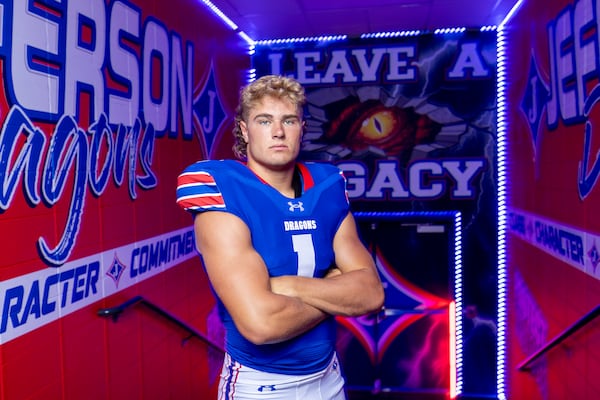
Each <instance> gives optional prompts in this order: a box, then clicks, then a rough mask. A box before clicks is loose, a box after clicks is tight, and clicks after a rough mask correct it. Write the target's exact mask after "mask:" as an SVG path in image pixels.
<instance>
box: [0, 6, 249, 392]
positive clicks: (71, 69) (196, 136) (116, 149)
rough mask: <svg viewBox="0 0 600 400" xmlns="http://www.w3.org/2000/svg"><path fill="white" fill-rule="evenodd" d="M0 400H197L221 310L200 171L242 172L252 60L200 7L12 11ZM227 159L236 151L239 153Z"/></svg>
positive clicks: (2, 52)
mask: <svg viewBox="0 0 600 400" xmlns="http://www.w3.org/2000/svg"><path fill="white" fill-rule="evenodd" d="M0 21H1V23H0V29H2V31H1V35H0V69H1V71H2V78H3V79H2V83H1V84H0V85H1V86H0V125H1V131H0V229H1V232H2V233H1V237H2V240H1V241H0V248H1V254H2V256H1V257H0V307H2V319H1V321H0V343H1V347H0V398H1V399H22V398H40V399H41V398H44V399H58V398H86V399H93V398H98V399H100V398H102V399H104V398H112V399H119V398H140V397H142V398H177V399H185V398H198V395H199V394H205V393H207V392H208V391H210V390H214V388H213V387H212V385H213V382H214V377H213V378H210V377H208V362H209V361H210V360H211V359H212V358H210V357H208V353H207V352H208V350H207V346H206V345H205V344H203V343H202V342H200V341H195V340H188V341H187V342H186V343H185V345H184V346H182V338H183V337H185V336H186V335H187V334H186V332H184V331H182V330H181V329H180V328H178V327H177V326H174V325H172V324H170V323H169V322H165V321H164V320H161V319H160V317H157V316H156V315H153V314H151V313H149V312H148V311H147V310H143V309H138V310H135V311H128V312H127V313H126V314H123V315H122V316H120V317H119V320H118V322H116V323H115V322H114V321H111V320H107V319H103V318H100V317H98V316H97V315H96V313H97V310H98V309H99V308H102V307H111V306H114V305H117V304H120V303H122V302H124V301H126V300H129V299H131V298H132V297H134V296H137V295H140V296H143V297H144V298H147V299H149V300H151V301H152V302H155V303H157V304H159V305H160V306H161V307H164V308H166V309H167V310H169V311H172V312H173V313H175V314H176V316H177V317H180V318H182V319H183V320H185V321H186V322H189V323H190V324H192V325H193V326H194V327H195V328H197V329H198V330H200V331H203V332H207V331H208V329H207V320H209V319H210V318H211V315H210V312H211V309H212V302H213V300H212V297H211V294H210V290H209V287H208V283H207V281H206V278H205V276H204V273H203V272H202V269H201V267H200V265H199V261H198V259H197V256H196V252H195V249H194V243H193V236H192V230H191V227H190V225H191V220H190V219H189V215H187V214H185V213H182V212H181V210H180V209H178V208H177V206H176V205H175V203H174V200H175V183H176V177H177V175H178V174H179V173H180V172H181V170H182V169H183V168H184V166H186V165H189V164H190V163H192V162H194V161H196V160H198V159H202V158H208V157H221V156H223V155H226V154H230V149H229V147H230V145H228V135H230V133H229V132H230V130H231V122H230V121H231V118H230V117H231V116H232V115H233V111H234V108H235V106H236V103H237V94H238V88H239V87H240V86H241V85H242V84H243V83H244V82H245V71H246V70H247V69H248V67H249V56H248V54H247V45H246V44H245V43H244V42H243V40H242V39H241V38H240V37H239V36H238V35H237V34H236V33H234V32H233V31H232V30H231V29H230V28H228V27H227V26H226V25H225V24H224V23H223V22H222V21H221V20H219V19H218V18H217V17H216V16H214V15H213V14H212V12H211V11H210V10H208V9H207V8H206V7H205V6H204V5H203V4H202V3H201V2H198V1H194V0H173V1H170V2H156V1H143V0H135V1H118V0H112V1H103V0H90V1H75V0H70V1H62V2H33V1H25V0H18V1H17V0H15V1H2V2H0ZM229 143H230V141H229Z"/></svg>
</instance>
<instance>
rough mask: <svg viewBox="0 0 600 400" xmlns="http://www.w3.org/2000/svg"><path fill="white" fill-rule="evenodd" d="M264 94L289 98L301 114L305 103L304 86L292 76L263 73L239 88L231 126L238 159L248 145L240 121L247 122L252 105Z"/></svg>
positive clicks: (243, 157) (278, 97)
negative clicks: (237, 101)
mask: <svg viewBox="0 0 600 400" xmlns="http://www.w3.org/2000/svg"><path fill="white" fill-rule="evenodd" d="M265 96H272V97H275V98H277V99H287V100H289V101H290V102H291V103H292V104H293V105H295V106H296V107H297V108H298V110H299V111H300V114H302V107H304V104H305V103H306V94H305V93H304V88H303V87H302V85H301V84H300V83H299V82H298V81H297V80H295V79H293V78H288V77H285V76H280V75H265V76H263V77H260V78H258V79H257V80H255V81H254V82H251V83H249V84H248V85H246V86H245V87H243V88H242V90H240V99H239V103H238V106H237V108H236V110H235V113H236V115H235V125H234V127H233V136H234V139H235V143H234V145H233V152H234V153H235V155H236V157H238V158H240V159H245V158H246V149H247V147H248V143H246V140H245V139H244V136H243V135H242V129H241V128H240V122H241V121H246V122H247V120H248V116H249V114H250V110H251V109H252V107H254V106H255V105H256V103H257V102H259V101H260V100H261V99H262V98H263V97H265Z"/></svg>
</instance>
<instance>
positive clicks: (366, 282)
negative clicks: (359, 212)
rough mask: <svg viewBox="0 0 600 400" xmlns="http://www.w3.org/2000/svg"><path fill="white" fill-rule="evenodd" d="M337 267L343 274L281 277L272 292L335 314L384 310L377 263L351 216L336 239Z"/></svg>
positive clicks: (352, 314) (338, 232)
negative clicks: (317, 276)
mask: <svg viewBox="0 0 600 400" xmlns="http://www.w3.org/2000/svg"><path fill="white" fill-rule="evenodd" d="M333 249H334V252H335V264H336V267H337V268H338V269H339V270H340V271H341V274H329V275H328V276H326V277H325V278H306V277H301V276H289V275H288V276H281V277H277V278H271V279H270V281H271V290H272V291H273V292H275V293H277V294H283V295H287V296H292V297H297V298H299V299H301V300H302V301H303V302H305V303H306V304H309V305H311V306H313V307H316V308H318V309H320V310H322V311H324V312H326V313H328V314H331V315H343V316H358V315H364V314H368V313H371V312H375V311H378V310H379V309H381V307H382V305H383V301H384V292H383V287H382V285H381V280H380V279H379V275H378V273H377V269H376V267H375V263H374V261H373V258H372V257H371V254H369V251H368V250H367V249H366V248H365V246H364V245H363V243H362V242H361V240H360V238H359V237H358V232H357V229H356V223H355V222H354V217H353V216H352V214H351V213H348V215H347V216H346V218H344V221H343V222H342V224H341V225H340V227H339V229H338V231H337V233H336V235H335V238H334V240H333Z"/></svg>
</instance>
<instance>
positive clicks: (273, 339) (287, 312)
mask: <svg viewBox="0 0 600 400" xmlns="http://www.w3.org/2000/svg"><path fill="white" fill-rule="evenodd" d="M269 297H271V298H270V299H269V300H268V302H267V303H265V304H264V307H262V308H261V309H260V310H257V312H256V314H255V317H254V318H253V320H252V321H248V323H250V324H252V332H253V334H252V337H251V338H248V339H249V340H251V341H252V342H254V343H257V344H267V343H278V342H282V341H285V340H288V339H291V338H294V337H296V336H298V335H301V334H303V333H304V332H306V331H308V330H310V329H312V328H313V327H315V326H316V325H318V324H319V323H320V322H322V321H324V320H325V319H326V318H328V317H329V315H328V314H326V313H325V312H324V311H322V310H320V309H318V308H316V307H314V306H312V305H310V304H307V303H305V302H303V301H302V300H301V299H299V298H296V297H289V296H284V295H279V294H274V293H272V294H271V296H269ZM257 304H260V303H257ZM248 333H249V332H248ZM245 336H246V335H245Z"/></svg>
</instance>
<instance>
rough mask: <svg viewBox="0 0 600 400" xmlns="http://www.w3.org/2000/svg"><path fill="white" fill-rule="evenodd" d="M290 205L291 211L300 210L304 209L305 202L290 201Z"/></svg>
mask: <svg viewBox="0 0 600 400" xmlns="http://www.w3.org/2000/svg"><path fill="white" fill-rule="evenodd" d="M288 205H289V206H290V211H292V212H293V211H294V210H296V209H297V210H300V211H304V207H303V203H302V202H301V201H299V202H297V203H294V202H293V201H288Z"/></svg>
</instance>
